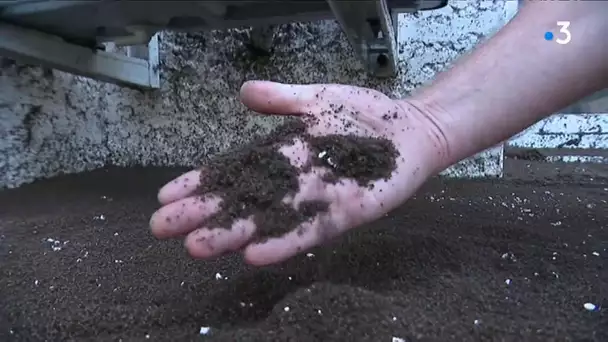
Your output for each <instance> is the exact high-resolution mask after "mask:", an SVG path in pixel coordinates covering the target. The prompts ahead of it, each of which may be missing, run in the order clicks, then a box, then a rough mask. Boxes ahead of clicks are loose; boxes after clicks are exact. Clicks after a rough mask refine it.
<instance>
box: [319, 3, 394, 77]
mask: <svg viewBox="0 0 608 342" xmlns="http://www.w3.org/2000/svg"><path fill="white" fill-rule="evenodd" d="M327 2H328V3H329V6H330V7H331V10H332V12H333V13H334V15H335V17H336V19H337V20H338V22H339V23H340V25H341V26H342V30H344V33H345V34H346V36H347V37H348V40H349V41H350V44H351V46H352V48H353V49H354V50H355V53H356V54H357V56H358V57H359V59H360V60H361V62H362V63H363V65H364V66H365V67H366V69H368V71H369V72H370V73H371V74H373V75H375V76H377V77H393V76H395V74H396V72H397V58H396V54H395V50H396V44H397V33H396V32H397V30H396V29H395V28H396V24H397V23H396V18H395V20H394V21H395V22H393V17H392V16H391V13H390V12H389V10H388V7H387V5H386V1H385V0H372V1H361V2H358V3H357V6H353V5H352V3H350V2H348V1H340V0H327Z"/></svg>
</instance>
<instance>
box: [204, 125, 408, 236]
mask: <svg viewBox="0 0 608 342" xmlns="http://www.w3.org/2000/svg"><path fill="white" fill-rule="evenodd" d="M295 138H300V139H302V140H304V141H306V142H307V143H308V144H309V145H310V146H311V149H312V150H313V153H312V155H310V159H309V160H310V161H309V163H308V164H310V165H315V166H325V167H327V168H329V169H330V170H331V172H329V173H328V174H327V175H326V176H325V177H326V180H327V181H336V180H338V179H343V178H350V179H354V180H356V181H357V182H358V183H359V184H361V185H362V186H366V185H368V184H369V183H370V182H372V181H374V180H377V179H381V178H385V179H386V178H388V177H390V175H391V172H392V171H393V170H394V169H395V167H396V162H395V158H396V157H397V155H398V154H397V151H396V149H395V147H394V145H393V144H392V142H391V141H389V140H386V139H380V138H363V137H357V136H344V135H329V136H324V137H311V136H308V135H307V134H306V133H305V124H304V123H302V122H300V121H290V122H289V123H287V124H286V125H284V126H281V127H279V128H278V129H277V130H275V131H274V132H273V133H271V134H270V135H269V136H267V137H264V138H262V139H260V140H258V141H256V142H255V143H253V144H251V145H248V146H245V147H243V148H241V149H238V150H234V151H230V152H227V153H225V154H223V155H221V156H219V157H217V158H215V159H213V160H212V161H211V162H210V163H208V164H207V165H205V166H204V168H203V172H202V174H201V187H200V188H199V190H198V192H199V193H200V194H215V195H218V196H220V197H221V198H222V199H223V201H222V203H221V205H220V211H219V212H218V213H217V214H214V215H213V216H211V217H210V218H209V219H208V220H206V222H205V225H206V226H209V227H227V228H229V227H231V226H232V224H233V223H234V221H235V220H236V219H247V218H250V217H253V220H254V222H255V225H256V227H257V230H256V238H257V239H266V238H268V237H273V236H281V235H283V234H285V233H287V232H289V231H292V230H294V229H296V228H297V227H298V226H299V225H300V224H301V223H302V222H305V221H306V220H310V219H312V218H314V217H315V216H316V215H317V214H318V213H319V212H325V211H327V209H328V207H329V204H328V203H325V202H321V201H310V202H303V203H301V204H300V207H299V208H297V210H296V209H294V208H293V206H292V205H290V204H285V203H283V199H284V198H285V197H286V196H293V195H295V194H296V193H297V192H298V191H299V184H298V176H299V175H300V174H301V173H302V172H306V171H307V169H308V166H310V165H307V166H305V167H303V168H297V167H295V166H293V165H291V163H290V161H289V159H288V158H287V157H286V156H284V155H283V154H282V153H280V152H279V148H280V147H281V146H285V145H292V144H293V140H294V139H295ZM321 152H323V154H320V153H321ZM330 158H331V159H330Z"/></svg>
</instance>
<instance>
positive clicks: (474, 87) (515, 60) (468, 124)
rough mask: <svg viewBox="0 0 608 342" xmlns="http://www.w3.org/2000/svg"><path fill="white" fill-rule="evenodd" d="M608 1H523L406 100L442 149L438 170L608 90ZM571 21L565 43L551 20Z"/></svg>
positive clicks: (554, 22)
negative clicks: (429, 123)
mask: <svg viewBox="0 0 608 342" xmlns="http://www.w3.org/2000/svg"><path fill="white" fill-rule="evenodd" d="M607 18H608V2H605V1H583V2H578V1H566V2H563V1H549V2H544V1H543V2H529V3H527V4H526V5H525V6H524V7H523V8H521V9H520V10H519V13H518V15H517V16H516V17H515V18H514V19H513V20H512V21H511V22H510V23H509V24H507V25H506V26H505V27H504V28H503V29H502V30H501V31H500V32H498V33H497V34H496V35H495V36H494V37H492V38H491V39H489V40H488V41H487V42H485V43H484V44H482V45H481V46H480V47H478V48H477V49H476V50H475V51H473V52H472V53H471V54H469V55H468V56H466V57H464V58H462V59H461V60H460V61H457V62H456V63H455V65H454V66H453V68H451V69H450V70H449V71H446V72H444V73H442V74H440V75H439V76H438V77H437V78H436V79H435V81H434V82H433V83H432V84H431V85H430V86H428V87H426V88H423V89H422V90H421V91H420V92H418V93H417V94H415V95H413V96H412V98H411V99H410V101H411V102H412V103H413V104H415V105H416V104H417V105H419V106H421V107H424V108H425V110H426V111H427V112H428V113H429V115H430V118H431V119H432V120H433V121H434V123H435V124H436V125H435V126H436V127H437V132H436V133H435V135H436V136H437V137H438V140H439V144H441V145H442V146H443V148H442V155H441V158H440V160H439V161H438V168H439V169H443V168H446V167H448V166H450V165H451V164H453V163H456V162H458V161H460V160H462V159H464V158H467V157H469V156H471V155H473V154H475V153H477V152H480V151H482V150H484V149H487V148H489V147H492V146H494V145H496V144H498V143H500V142H501V141H503V140H505V139H507V138H509V137H511V136H513V135H514V134H516V133H518V132H520V131H522V130H523V129H525V128H527V127H529V126H530V125H532V124H534V123H535V122H537V121H539V120H540V119H542V118H544V117H547V116H549V115H551V114H552V113H555V112H556V111H558V110H560V109H563V108H565V107H566V106H568V105H569V104H571V103H573V102H576V101H577V100H580V99H582V98H583V97H585V96H587V95H590V94H592V93H594V92H596V91H599V90H601V89H603V88H605V87H608V39H607V38H606V37H608V20H607ZM563 20H567V21H570V23H571V24H570V27H569V28H568V29H569V31H570V32H571V35H572V38H571V41H570V42H569V43H568V44H566V45H560V44H557V43H556V42H555V41H550V42H549V41H545V40H544V33H545V32H546V31H551V32H553V33H554V35H555V38H563V37H564V35H563V34H562V33H560V32H559V27H558V26H557V25H556V22H557V21H563Z"/></svg>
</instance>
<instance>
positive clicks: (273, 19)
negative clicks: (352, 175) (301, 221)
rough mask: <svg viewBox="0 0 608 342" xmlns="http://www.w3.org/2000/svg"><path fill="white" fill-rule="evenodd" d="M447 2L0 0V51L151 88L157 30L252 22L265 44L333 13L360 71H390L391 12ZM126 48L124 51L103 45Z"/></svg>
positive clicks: (254, 39)
mask: <svg viewBox="0 0 608 342" xmlns="http://www.w3.org/2000/svg"><path fill="white" fill-rule="evenodd" d="M447 2H448V1H447V0H355V1H343V0H260V1H235V0H231V1H136V0H85V1H78V0H70V1H58V0H12V1H3V2H0V55H3V56H6V57H9V58H13V59H16V60H23V61H25V62H28V63H32V64H38V65H43V66H49V67H53V68H56V69H59V70H64V71H67V72H71V73H74V74H79V75H83V76H88V77H92V78H95V79H100V80H104V81H107V82H112V83H117V84H123V85H127V86H134V87H140V88H152V89H153V88H158V87H159V86H160V84H159V75H158V40H157V38H156V34H157V33H158V32H159V31H163V30H173V31H202V30H216V29H228V28H236V27H253V30H252V32H251V42H250V44H251V45H253V46H254V47H256V48H258V49H261V50H266V51H267V50H268V49H269V48H270V46H271V45H272V37H273V35H274V32H275V28H276V26H277V25H280V24H285V23H290V22H294V21H315V20H323V19H332V18H335V19H336V20H337V21H338V22H339V23H340V25H341V26H342V29H343V31H344V32H345V34H346V36H347V37H348V39H349V42H350V44H351V46H352V47H353V49H354V51H355V52H356V54H357V55H358V56H359V57H360V59H361V62H362V63H363V64H364V66H365V67H366V69H367V70H368V71H369V72H370V73H371V74H373V75H375V76H378V77H391V76H393V75H394V74H395V71H396V61H395V45H396V42H397V41H396V39H397V36H396V32H397V30H396V25H397V20H396V18H397V17H396V16H397V14H398V13H400V12H414V11H422V10H431V9H437V8H441V7H444V6H446V5H447ZM104 43H114V44H116V45H118V46H129V50H128V51H129V52H130V53H129V55H128V56H123V55H118V54H116V53H110V52H106V51H103V44H104Z"/></svg>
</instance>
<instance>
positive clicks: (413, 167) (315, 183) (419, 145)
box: [150, 81, 439, 265]
mask: <svg viewBox="0 0 608 342" xmlns="http://www.w3.org/2000/svg"><path fill="white" fill-rule="evenodd" d="M241 100H242V101H243V103H244V104H245V105H246V106H248V107H249V108H251V109H252V110H254V111H256V112H259V113H263V114H272V115H296V116H301V117H302V118H305V119H306V120H305V121H306V122H307V133H308V134H310V135H312V136H326V135H332V134H344V135H347V134H354V135H357V136H361V137H381V138H386V139H389V140H390V141H392V143H393V144H394V146H395V148H396V150H397V152H398V156H397V158H396V160H395V161H396V168H395V170H394V171H393V172H392V174H391V176H390V177H389V178H388V179H381V180H376V181H373V182H372V184H371V185H372V186H362V185H360V184H359V183H357V181H355V180H354V179H348V178H344V179H340V181H339V182H328V181H326V179H325V178H324V177H323V176H324V175H325V174H326V173H327V171H328V170H327V168H324V167H322V166H319V167H312V168H309V169H308V170H307V171H306V172H305V173H302V174H300V175H299V176H298V181H299V190H298V192H297V193H296V194H295V195H294V196H292V197H290V198H289V199H287V198H286V199H285V201H288V202H289V203H290V205H293V206H294V208H295V207H298V206H299V204H300V203H303V202H306V201H323V202H326V203H328V209H327V211H326V212H322V213H319V214H317V215H316V217H314V219H312V220H309V221H306V222H303V223H302V224H301V226H300V227H298V229H294V230H293V231H290V232H288V233H286V234H284V235H283V236H280V237H276V238H270V239H267V240H264V241H257V240H254V239H253V238H254V237H255V234H256V229H257V227H256V225H255V223H254V221H253V220H252V219H240V220H237V221H235V222H234V223H233V225H232V227H223V228H212V227H205V226H204V223H205V220H206V218H208V217H210V216H211V215H213V214H214V213H216V212H217V211H218V210H219V209H220V203H221V201H222V198H221V197H218V196H200V194H198V193H197V189H198V188H199V186H200V185H201V184H200V173H201V172H204V171H200V170H194V171H190V172H188V173H186V174H183V175H182V176H180V177H178V178H177V179H175V180H173V181H171V182H169V183H168V184H167V185H165V186H164V187H163V188H162V189H161V190H160V192H159V194H158V199H159V201H160V203H161V205H162V207H161V208H160V209H159V210H158V211H157V212H156V213H154V215H153V216H152V219H151V222H150V225H151V229H152V232H153V234H154V235H155V236H156V237H158V238H173V237H182V236H186V240H185V245H186V248H187V250H188V252H189V253H190V255H192V256H193V257H195V258H202V259H206V258H212V257H216V256H219V255H222V254H224V253H226V252H230V251H239V250H243V252H244V255H245V260H246V261H247V262H248V263H250V264H253V265H267V264H272V263H276V262H280V261H282V260H285V259H287V258H289V257H291V256H293V255H295V254H297V253H299V252H302V251H305V250H306V249H308V248H310V247H313V246H315V245H318V244H320V243H322V242H324V241H326V240H328V239H330V238H333V237H335V236H337V235H339V234H341V233H343V232H345V231H346V230H348V229H351V228H354V227H357V226H360V225H362V224H364V223H367V222H370V221H373V220H375V219H378V218H379V217H381V216H382V215H384V214H385V213H387V212H388V211H390V210H392V209H393V208H395V207H396V206H398V205H400V204H401V203H402V202H403V201H404V200H406V199H407V198H408V197H410V196H411V195H412V194H413V193H414V191H416V189H417V188H418V187H419V186H420V185H421V184H422V183H423V182H424V181H425V180H426V179H427V178H428V177H429V176H430V175H431V174H432V173H433V172H434V171H436V170H434V169H433V159H434V158H435V156H436V154H437V153H438V151H439V147H438V142H437V141H436V138H434V137H435V134H434V130H433V125H432V123H431V121H430V120H429V119H428V117H427V116H426V115H425V113H424V112H423V111H421V110H419V109H418V108H417V107H414V106H413V105H412V104H411V103H409V102H406V101H398V100H393V99H390V98H388V97H387V96H385V95H384V94H382V93H380V92H377V91H374V90H371V89H366V88H359V87H352V86H343V85H286V84H280V83H273V82H262V81H253V82H247V83H246V84H245V85H243V88H242V89H241ZM311 118H312V120H311ZM280 152H281V153H283V154H284V155H285V156H286V157H287V158H289V161H290V162H291V164H292V165H294V166H296V167H302V166H303V165H304V164H306V163H307V162H308V161H309V159H310V158H311V156H312V155H313V154H312V151H311V148H310V146H308V145H307V143H306V141H305V140H303V139H297V138H296V139H295V140H294V143H293V144H291V145H289V144H286V145H285V146H283V147H281V148H280ZM203 170H204V168H203ZM210 195H213V194H210Z"/></svg>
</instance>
